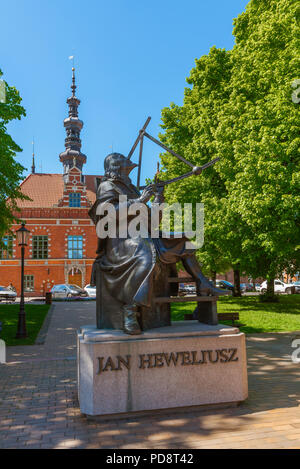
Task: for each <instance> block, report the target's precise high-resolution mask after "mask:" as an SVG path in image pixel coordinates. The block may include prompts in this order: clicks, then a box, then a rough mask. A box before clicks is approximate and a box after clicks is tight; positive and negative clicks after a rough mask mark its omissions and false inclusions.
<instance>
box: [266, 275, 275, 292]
mask: <svg viewBox="0 0 300 469" xmlns="http://www.w3.org/2000/svg"><path fill="white" fill-rule="evenodd" d="M274 280H275V278H274V277H267V295H269V296H275V294H274Z"/></svg>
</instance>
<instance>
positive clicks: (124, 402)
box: [77, 321, 248, 416]
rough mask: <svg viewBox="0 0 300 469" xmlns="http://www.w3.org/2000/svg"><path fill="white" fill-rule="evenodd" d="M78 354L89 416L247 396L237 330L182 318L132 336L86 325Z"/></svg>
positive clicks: (81, 390) (82, 399)
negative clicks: (168, 325)
mask: <svg viewBox="0 0 300 469" xmlns="http://www.w3.org/2000/svg"><path fill="white" fill-rule="evenodd" d="M77 350H78V394H79V403H80V410H81V412H82V413H84V414H87V415H90V416H96V415H107V416H108V415H111V414H124V413H129V412H140V411H147V410H148V411H149V410H154V409H157V410H158V409H172V408H178V407H190V406H201V405H211V404H226V403H234V402H241V401H243V400H245V399H246V398H247V396H248V382H247V364H246V346H245V335H244V334H243V333H241V332H240V331H239V329H237V328H235V327H228V326H224V325H221V324H219V325H217V326H209V325H207V324H202V323H199V322H198V321H187V322H181V321H180V322H175V323H173V325H172V326H170V327H161V328H158V329H151V330H148V331H146V332H144V333H143V334H142V335H140V336H129V335H127V334H124V333H123V332H122V331H117V330H99V329H96V327H94V326H85V327H82V328H81V330H80V331H79V332H78V349H77Z"/></svg>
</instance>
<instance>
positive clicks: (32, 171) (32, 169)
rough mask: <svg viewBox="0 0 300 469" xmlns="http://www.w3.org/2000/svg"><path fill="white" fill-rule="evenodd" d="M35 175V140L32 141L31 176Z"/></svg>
mask: <svg viewBox="0 0 300 469" xmlns="http://www.w3.org/2000/svg"><path fill="white" fill-rule="evenodd" d="M34 173H35V162H34V139H33V140H32V165H31V174H34Z"/></svg>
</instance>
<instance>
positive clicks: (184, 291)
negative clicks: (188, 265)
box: [178, 283, 196, 296]
mask: <svg viewBox="0 0 300 469" xmlns="http://www.w3.org/2000/svg"><path fill="white" fill-rule="evenodd" d="M178 294H179V296H184V295H189V294H192V295H193V294H196V287H195V285H185V283H180V284H179V286H178Z"/></svg>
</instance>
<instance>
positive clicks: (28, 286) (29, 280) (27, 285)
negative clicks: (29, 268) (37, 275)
mask: <svg viewBox="0 0 300 469" xmlns="http://www.w3.org/2000/svg"><path fill="white" fill-rule="evenodd" d="M24 291H34V276H33V275H24Z"/></svg>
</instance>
